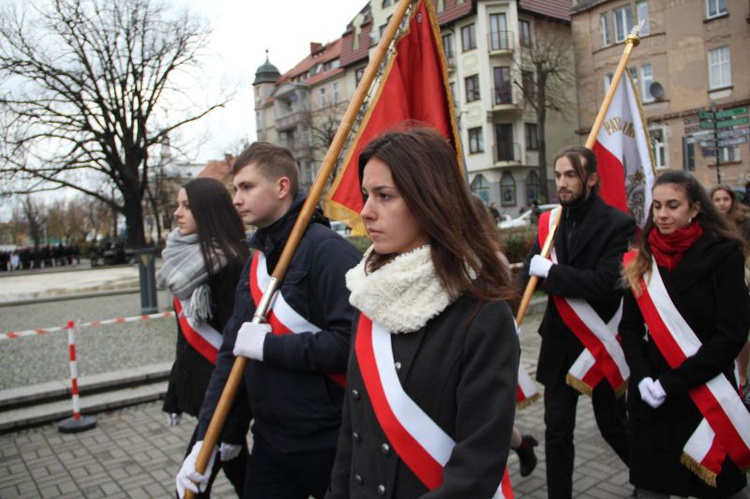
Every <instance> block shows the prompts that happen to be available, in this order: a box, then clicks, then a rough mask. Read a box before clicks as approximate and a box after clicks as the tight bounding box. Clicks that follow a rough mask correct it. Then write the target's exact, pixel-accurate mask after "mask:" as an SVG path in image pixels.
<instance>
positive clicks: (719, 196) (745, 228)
mask: <svg viewBox="0 0 750 499" xmlns="http://www.w3.org/2000/svg"><path fill="white" fill-rule="evenodd" d="M711 201H713V203H714V206H716V209H717V210H719V213H721V214H722V215H724V216H725V217H727V218H728V219H729V222H730V223H732V224H733V225H734V226H735V227H737V230H739V231H740V234H742V237H743V238H744V239H745V242H746V243H750V217H749V216H748V213H747V208H746V207H745V206H744V205H743V204H742V203H740V202H738V201H737V196H736V195H735V194H734V191H733V190H732V189H730V188H729V187H724V186H722V185H719V186H716V187H714V188H713V189H711ZM744 275H745V284H748V283H750V268H748V265H747V261H745V273H744ZM748 363H750V344H749V343H747V342H745V346H744V347H742V351H741V352H740V354H739V355H738V356H737V369H739V371H740V386H741V387H742V401H743V402H744V403H745V405H746V406H748V407H750V387H749V386H748V384H747V368H748Z"/></svg>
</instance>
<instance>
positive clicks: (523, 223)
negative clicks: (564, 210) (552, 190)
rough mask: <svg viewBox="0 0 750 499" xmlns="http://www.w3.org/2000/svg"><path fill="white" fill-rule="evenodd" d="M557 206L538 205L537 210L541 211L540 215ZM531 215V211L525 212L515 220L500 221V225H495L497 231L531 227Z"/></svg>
mask: <svg viewBox="0 0 750 499" xmlns="http://www.w3.org/2000/svg"><path fill="white" fill-rule="evenodd" d="M557 206H558V205H557V204H540V205H539V209H540V210H541V213H544V212H545V211H550V210H552V209H554V208H556V207H557ZM532 214H533V210H526V211H524V212H523V213H521V214H520V215H518V216H517V217H516V218H511V219H510V220H502V221H501V222H500V223H498V224H497V228H498V229H515V228H520V227H528V226H529V225H531V215H532Z"/></svg>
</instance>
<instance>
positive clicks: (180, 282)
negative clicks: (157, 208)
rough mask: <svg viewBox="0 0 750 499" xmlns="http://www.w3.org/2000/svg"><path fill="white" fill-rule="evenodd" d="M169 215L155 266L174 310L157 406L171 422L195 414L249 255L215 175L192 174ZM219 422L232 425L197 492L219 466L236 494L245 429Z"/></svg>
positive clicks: (240, 479)
mask: <svg viewBox="0 0 750 499" xmlns="http://www.w3.org/2000/svg"><path fill="white" fill-rule="evenodd" d="M175 219H176V222H177V228H176V229H175V230H173V231H172V232H171V233H170V234H169V236H168V237H167V245H166V247H165V248H164V251H163V252H162V258H163V262H164V263H163V265H162V267H161V268H160V269H159V272H158V273H157V283H158V284H159V286H160V287H162V288H167V289H169V290H170V291H171V292H172V294H173V295H174V305H175V312H176V316H177V329H178V332H177V353H176V358H175V362H174V365H173V366H172V372H171V374H170V377H169V386H168V388H167V395H166V398H165V400H164V406H163V410H164V412H166V413H167V421H168V423H169V424H170V425H177V424H179V422H180V418H181V414H182V413H187V414H190V415H191V416H194V417H198V414H199V413H200V408H201V404H202V403H203V396H204V394H205V392H206V388H207V386H208V382H209V380H210V379H211V373H212V372H213V370H214V365H215V363H216V356H217V354H218V349H219V347H220V346H221V339H222V336H221V332H222V329H223V328H224V325H225V324H226V323H227V321H228V320H229V318H230V316H231V315H232V310H233V308H234V292H235V288H236V287H237V282H238V280H239V277H240V272H241V271H242V267H243V265H244V263H245V260H246V259H247V258H248V255H249V251H248V248H247V246H246V245H245V243H244V238H245V229H244V225H243V223H242V219H241V218H240V216H239V214H238V213H237V210H236V209H235V208H234V206H233V205H232V198H231V196H230V195H229V191H227V189H226V187H224V185H223V184H222V183H221V182H219V181H218V180H215V179H211V178H198V179H195V180H192V181H190V182H188V183H187V184H185V186H184V187H183V188H182V189H180V191H179V193H178V195H177V209H176V210H175ZM240 426H241V425H240ZM226 427H227V428H230V429H232V428H236V429H237V431H236V432H234V434H232V435H222V443H221V447H220V455H221V459H219V460H217V462H216V463H214V466H213V469H212V473H211V479H210V481H209V484H208V487H207V488H206V491H205V492H204V493H203V494H201V495H200V497H208V496H209V495H210V492H211V483H212V482H213V479H214V478H215V477H216V475H217V473H218V472H219V469H221V468H223V469H224V473H225V474H226V475H227V478H229V480H230V481H231V482H232V485H233V486H234V488H235V490H236V491H237V494H238V495H240V496H241V495H242V490H243V477H244V472H245V463H246V459H247V446H246V443H245V431H243V430H242V428H241V427H239V428H238V425H233V424H232V425H226ZM197 429H198V428H197V425H196V432H197ZM245 430H246V425H245ZM196 432H193V436H192V438H191V441H190V443H189V445H188V446H187V449H188V451H189V450H190V449H191V448H192V447H193V444H194V443H195V440H196Z"/></svg>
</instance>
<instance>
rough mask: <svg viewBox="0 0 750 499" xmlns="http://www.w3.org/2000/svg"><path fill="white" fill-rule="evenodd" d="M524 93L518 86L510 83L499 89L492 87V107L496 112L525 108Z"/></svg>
mask: <svg viewBox="0 0 750 499" xmlns="http://www.w3.org/2000/svg"><path fill="white" fill-rule="evenodd" d="M523 105H524V101H523V91H521V89H520V88H518V87H517V86H516V85H513V84H512V83H509V84H507V85H501V86H499V87H492V107H493V109H494V110H502V109H507V108H514V109H515V108H519V107H523Z"/></svg>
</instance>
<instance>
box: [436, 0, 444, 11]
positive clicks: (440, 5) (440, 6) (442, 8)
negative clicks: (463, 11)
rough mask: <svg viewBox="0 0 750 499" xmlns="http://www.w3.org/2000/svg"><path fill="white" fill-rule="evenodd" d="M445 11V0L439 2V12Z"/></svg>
mask: <svg viewBox="0 0 750 499" xmlns="http://www.w3.org/2000/svg"><path fill="white" fill-rule="evenodd" d="M444 10H445V0H438V2H437V11H438V12H443V11H444Z"/></svg>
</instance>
